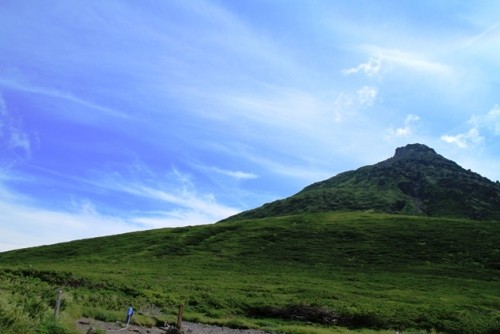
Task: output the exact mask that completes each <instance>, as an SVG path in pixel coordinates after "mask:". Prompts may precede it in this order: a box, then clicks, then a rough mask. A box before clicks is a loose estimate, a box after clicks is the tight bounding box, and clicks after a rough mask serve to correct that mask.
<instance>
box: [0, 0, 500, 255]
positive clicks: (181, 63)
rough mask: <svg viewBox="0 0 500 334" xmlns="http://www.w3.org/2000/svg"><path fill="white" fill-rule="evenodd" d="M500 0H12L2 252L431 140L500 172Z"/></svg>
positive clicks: (2, 111)
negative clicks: (498, 0) (499, 0)
mask: <svg viewBox="0 0 500 334" xmlns="http://www.w3.org/2000/svg"><path fill="white" fill-rule="evenodd" d="M499 10H500V4H499V3H498V2H497V1H333V0H332V1H330V0H325V1H289V0H287V1H284V0H275V1H268V0H266V1H263V0H262V1H261V0H252V1H233V0H231V1H216V0H213V1H204V0H190V1H184V0H179V1H177V0H169V1H160V0H157V1H154V0H145V1H132V0H130V1H127V0H120V1H114V0H106V1H101V0H89V1H81V0H80V1H76V0H60V1H59V0H54V1H14V0H2V1H0V32H1V33H0V212H1V215H0V251H5V250H9V249H16V248H22V247H28V246H36V245H42V244H51V243H56V242H62V241H69V240H74V239H82V238H88V237H94V236H101V235H110V234H118V233H123V232H128V231H138V230H145V229H152V228H160V227H173V226H184V225H196V224H207V223H214V222H216V221H218V220H220V219H222V218H225V217H227V216H230V215H232V214H235V213H238V212H240V211H242V210H247V209H251V208H254V207H257V206H260V205H262V204H264V203H266V202H270V201H273V200H275V199H279V198H284V197H287V196H290V195H292V194H294V193H296V192H298V191H299V190H301V189H302V188H303V187H304V186H306V185H309V184H310V183H312V182H315V181H319V180H323V179H326V178H328V177H331V176H334V175H336V174H337V173H339V172H343V171H347V170H352V169H356V168H358V167H361V166H364V165H369V164H374V163H377V162H379V161H382V160H385V159H387V158H389V157H391V156H392V155H393V154H394V150H395V149H396V148H397V147H399V146H404V145H406V144H409V143H423V144H426V145H428V146H430V147H432V148H434V149H435V150H436V151H437V152H438V153H440V154H442V155H443V156H445V157H447V158H449V159H452V160H454V161H456V162H457V163H458V164H459V165H461V166H462V167H464V168H467V169H471V170H473V171H475V172H478V173H479V174H481V175H483V176H485V177H488V178H489V179H490V180H492V181H496V180H500V137H499V136H500V81H499V74H500V57H498V55H499V54H500V21H499V19H498V12H499Z"/></svg>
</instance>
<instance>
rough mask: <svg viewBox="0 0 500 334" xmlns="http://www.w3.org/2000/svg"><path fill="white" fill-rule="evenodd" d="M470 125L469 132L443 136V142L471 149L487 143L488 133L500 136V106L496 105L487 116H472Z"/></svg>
mask: <svg viewBox="0 0 500 334" xmlns="http://www.w3.org/2000/svg"><path fill="white" fill-rule="evenodd" d="M468 123H469V124H471V125H472V127H471V128H470V129H469V130H468V131H467V132H464V133H459V134H456V135H447V134H446V135H442V136H441V140H443V141H444V142H446V143H449V144H455V145H457V146H458V147H460V148H469V147H474V146H477V145H479V144H482V143H483V142H484V141H485V136H486V133H489V134H491V135H493V136H499V135H500V106H498V105H495V106H494V107H493V108H492V109H490V111H488V112H487V113H485V114H481V115H472V117H471V118H470V119H469V122H468ZM482 133H483V134H482Z"/></svg>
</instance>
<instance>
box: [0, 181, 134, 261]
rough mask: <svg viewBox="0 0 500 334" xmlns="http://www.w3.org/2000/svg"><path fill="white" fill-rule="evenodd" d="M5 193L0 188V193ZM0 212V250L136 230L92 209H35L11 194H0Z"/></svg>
mask: <svg viewBox="0 0 500 334" xmlns="http://www.w3.org/2000/svg"><path fill="white" fill-rule="evenodd" d="M0 187H1V185H0ZM7 192H8V191H6V190H5V189H3V191H0V194H5V193H7ZM9 197H10V198H9ZM0 211H1V212H2V217H1V218H0V220H1V222H2V223H1V224H0V251H7V250H10V249H17V248H25V247H32V246H39V245H47V244H54V243H59V242H65V241H70V240H76V239H83V238H90V237H96V236H104V235H112V234H118V233H124V232H129V231H132V230H134V229H135V230H136V229H137V228H136V227H134V226H133V225H131V224H130V223H128V222H127V221H125V220H123V219H120V218H116V217H106V216H101V215H99V214H97V213H96V212H61V211H54V210H47V209H43V208H37V207H34V206H32V205H30V204H29V203H26V202H23V200H22V199H20V198H17V197H16V196H15V194H12V193H9V196H1V197H0Z"/></svg>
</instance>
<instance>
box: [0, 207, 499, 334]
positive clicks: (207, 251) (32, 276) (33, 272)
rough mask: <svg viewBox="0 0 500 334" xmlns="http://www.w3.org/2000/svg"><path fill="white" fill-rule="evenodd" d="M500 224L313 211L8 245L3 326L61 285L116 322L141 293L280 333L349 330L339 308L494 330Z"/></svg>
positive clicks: (397, 324)
mask: <svg viewBox="0 0 500 334" xmlns="http://www.w3.org/2000/svg"><path fill="white" fill-rule="evenodd" d="M499 233H500V225H499V224H498V223H497V222H496V221H471V220H466V219H447V218H429V217H414V216H404V215H389V214H375V213H362V212H357V213H353V212H347V213H317V214H311V213H306V214H300V215H291V216H286V217H273V218H265V219H248V220H239V221H228V222H223V223H219V224H213V225H206V226H193V227H183V228H175V229H160V230H150V231H144V232H135V233H127V234H122V235H116V236H110V237H101V238H94V239H87V240H78V241H73V242H69V243H63V244H58V245H51V246H44V247H37V248H31V249H24V250H18V251H11V252H6V253H0V286H1V287H2V289H1V291H0V295H1V296H2V303H0V332H2V333H4V332H5V333H13V332H12V331H8V330H7V331H6V330H2V321H3V323H4V324H7V325H8V324H10V323H11V320H10V319H12V318H15V317H13V316H11V315H12V314H13V313H14V315H15V314H19V315H21V314H24V313H25V314H27V315H30V316H26V317H21V316H19V317H17V318H16V319H21V320H22V319H27V321H28V322H29V324H31V323H32V322H34V321H33V316H32V313H30V312H32V308H33V307H32V306H30V305H40V307H39V308H37V310H38V309H41V310H44V309H45V308H44V307H46V308H48V305H53V302H54V301H53V296H54V293H55V291H57V289H58V288H60V287H64V296H65V298H66V299H65V302H64V307H65V309H63V315H65V316H70V314H72V313H75V314H80V313H78V312H82V313H83V314H85V316H86V317H96V318H99V319H108V320H109V321H115V320H117V319H120V318H121V317H122V316H123V312H124V311H125V310H126V309H127V306H128V305H129V304H130V303H131V304H132V305H134V306H136V307H137V309H138V311H139V310H141V309H142V310H148V309H151V308H152V307H151V305H154V307H155V308H158V309H163V310H165V311H164V315H163V316H161V317H160V320H165V319H167V320H168V321H169V322H171V321H172V317H170V318H169V316H168V314H171V312H172V311H174V314H175V308H176V307H175V305H178V304H180V303H182V304H185V305H186V309H185V316H186V320H188V319H189V320H196V321H203V322H210V321H214V322H216V323H225V324H232V325H233V326H246V325H248V326H250V327H260V328H265V329H266V330H269V331H272V332H280V333H318V334H319V333H351V332H349V331H347V330H345V331H341V330H339V329H338V328H337V327H335V328H332V325H333V324H335V323H336V322H332V321H330V320H328V319H330V317H329V316H330V315H331V316H335V317H336V318H334V319H337V320H335V321H337V322H338V324H341V325H343V326H347V327H355V328H377V329H383V328H385V329H394V328H419V329H421V330H420V331H418V332H423V331H424V330H425V331H426V332H431V331H432V330H437V331H438V332H443V333H451V334H493V333H498V332H497V331H496V330H497V329H498V328H499V320H500V314H499V312H498V310H499V309H500V308H499V305H500V297H499V296H498V269H499V268H500V261H499V254H500V253H499V249H498V235H499ZM479 240H480V242H478V241H479ZM37 296H47V297H46V301H43V303H42V302H41V301H39V302H38V304H36V303H34V302H33V299H34V300H35V301H36V300H37V299H36V298H37ZM38 298H39V299H40V298H41V297H38ZM4 301H6V302H4ZM11 305H16V307H17V305H26V306H22V307H21V306H19V307H18V308H17V309H15V310H12V308H13V306H11ZM44 305H45V306H44ZM22 312H24V313H22ZM141 312H142V311H141ZM47 313H51V314H52V313H53V309H52V308H51V309H50V310H47ZM167 313H168V314H167ZM138 315H140V313H139V312H138ZM324 316H328V317H326V318H325V317H324ZM235 317H236V319H238V320H237V321H235ZM273 318H278V319H277V320H272V319H273ZM225 319H229V320H225ZM280 319H282V320H280ZM300 319H302V322H300V323H299V322H298V321H300ZM138 320H139V321H140V323H142V324H144V323H145V322H144V321H146V320H147V319H146V318H138ZM36 321H38V320H36ZM148 321H150V323H151V322H152V321H154V320H151V319H149V320H148ZM225 321H229V322H225ZM310 322H312V323H314V324H315V325H310V324H309V323H310ZM161 323H162V324H163V321H161ZM291 325H293V326H301V327H302V328H303V331H298V330H297V329H295V328H293V327H290V326H291ZM16 326H18V324H16ZM279 326H283V327H279ZM318 326H324V327H322V328H321V329H322V331H317V332H316V331H314V328H318ZM34 332H36V331H35V330H31V331H29V330H27V331H24V332H22V333H34ZM368 332H370V333H373V332H371V331H368ZM389 332H390V333H394V330H392V331H388V330H387V331H383V332H381V333H389ZM405 332H406V331H405ZM409 332H411V331H409ZM415 332H417V331H415ZM19 333H21V332H19ZM61 333H62V332H61ZM64 333H66V332H64ZM356 333H359V331H356ZM364 333H367V332H364Z"/></svg>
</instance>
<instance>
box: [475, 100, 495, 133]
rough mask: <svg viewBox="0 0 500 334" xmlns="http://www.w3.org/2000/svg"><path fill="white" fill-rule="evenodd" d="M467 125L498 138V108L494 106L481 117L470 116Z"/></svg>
mask: <svg viewBox="0 0 500 334" xmlns="http://www.w3.org/2000/svg"><path fill="white" fill-rule="evenodd" d="M469 123H471V124H472V125H473V126H474V127H475V128H483V129H485V130H487V131H490V132H491V133H492V134H493V135H495V136H500V106H499V105H498V104H497V105H495V106H494V107H493V108H491V110H490V111H488V112H487V113H486V114H483V115H472V117H471V119H470V120H469Z"/></svg>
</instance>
